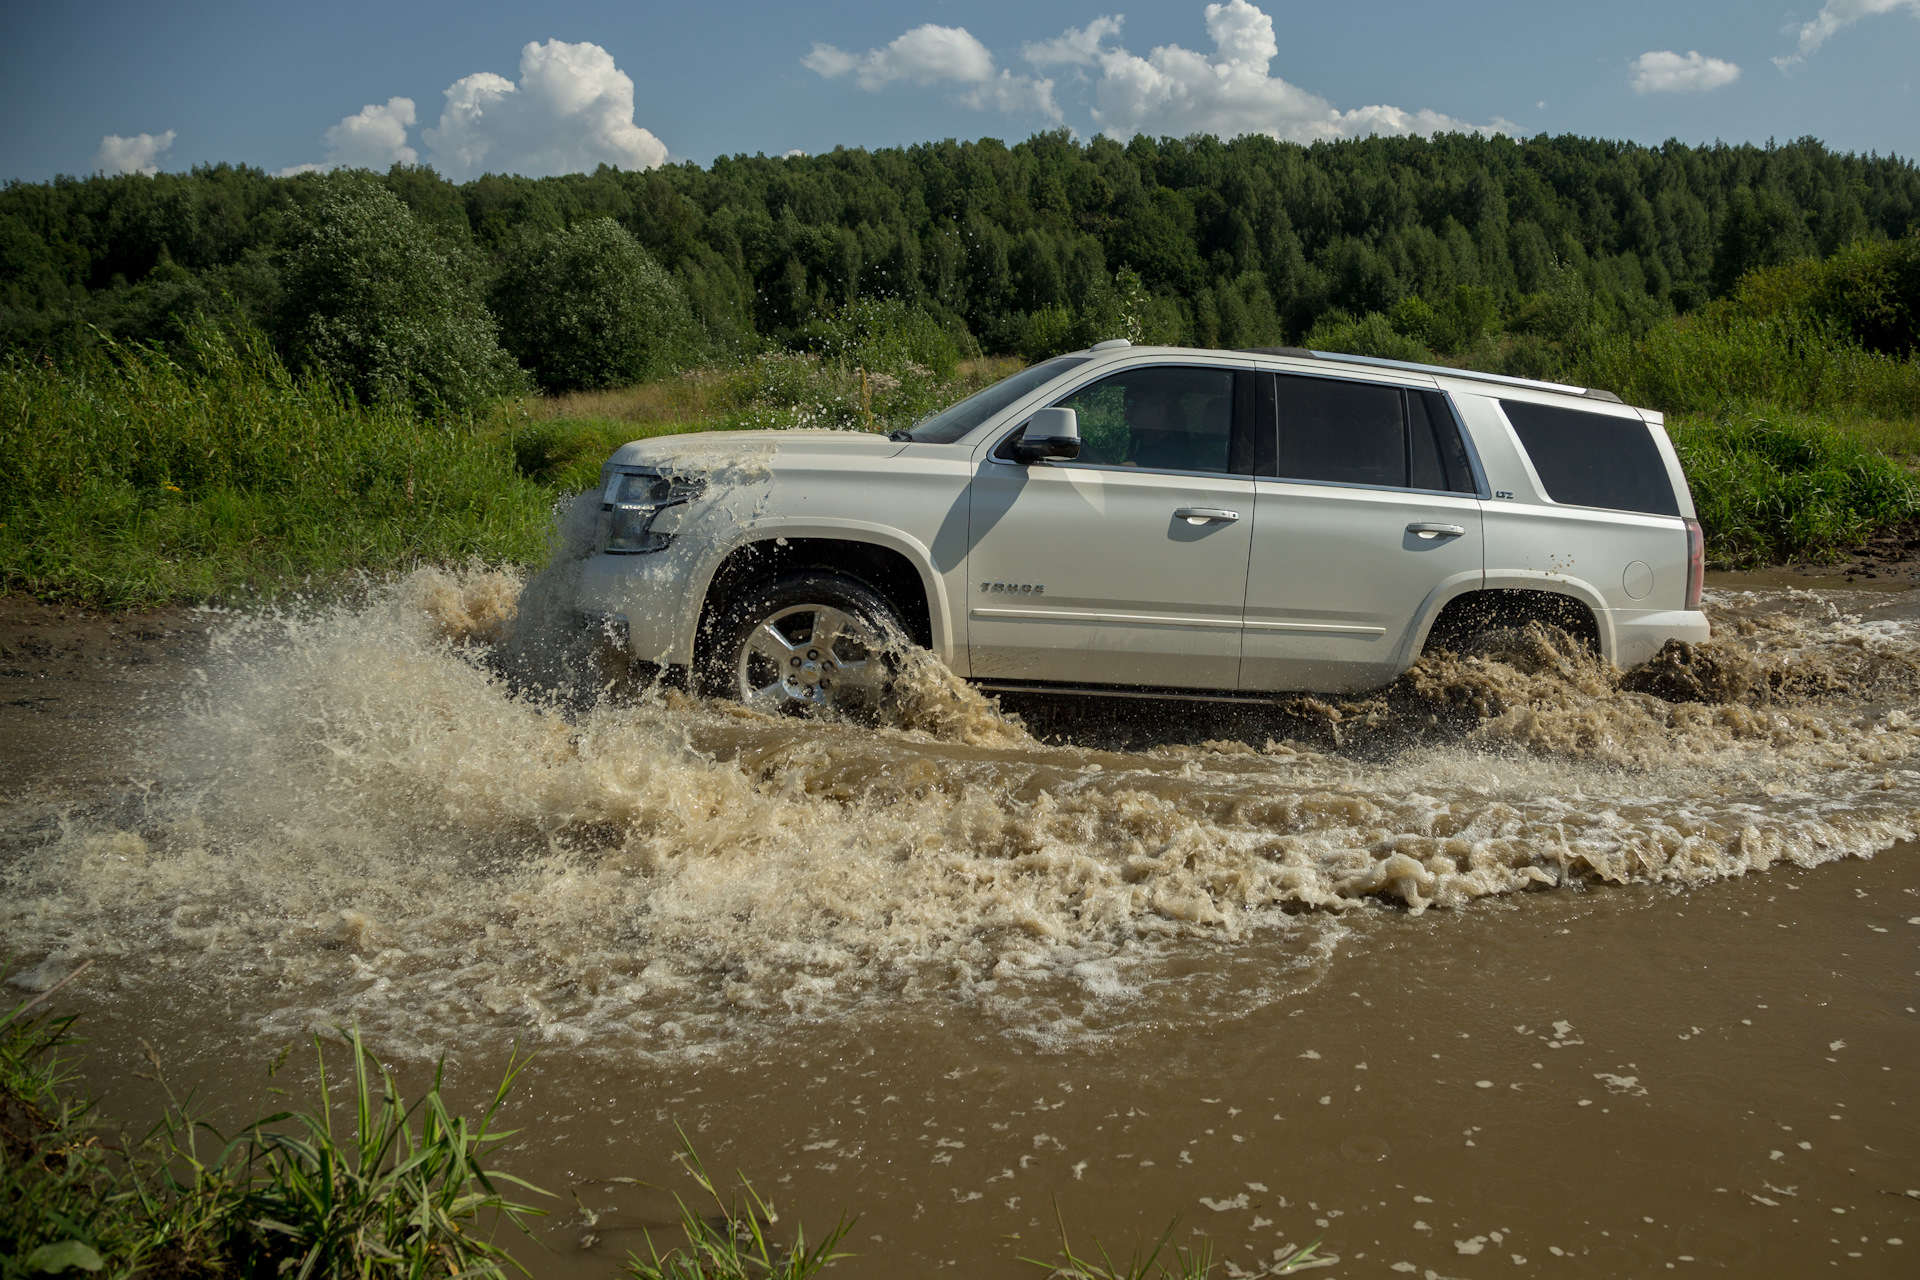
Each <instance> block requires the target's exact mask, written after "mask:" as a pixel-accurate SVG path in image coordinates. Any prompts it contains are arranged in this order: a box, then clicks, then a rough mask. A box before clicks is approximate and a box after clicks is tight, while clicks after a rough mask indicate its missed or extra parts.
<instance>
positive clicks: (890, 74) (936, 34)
mask: <svg viewBox="0 0 1920 1280" xmlns="http://www.w3.org/2000/svg"><path fill="white" fill-rule="evenodd" d="M800 65H801V66H803V67H805V68H807V70H809V71H813V72H816V73H818V74H819V75H820V76H822V77H823V78H825V79H828V80H837V79H839V78H840V77H841V76H844V75H848V74H851V75H852V76H853V82H854V83H855V84H857V85H859V86H860V87H861V88H862V89H865V90H867V91H869V92H872V91H874V90H877V89H881V88H884V87H885V86H887V85H889V84H893V83H894V82H896V81H900V80H905V81H907V82H909V83H911V84H917V85H930V84H939V83H943V82H945V83H951V84H961V85H972V86H973V88H971V89H969V90H967V91H966V92H964V93H962V94H960V95H959V96H958V97H957V98H956V99H955V100H956V101H957V102H959V103H960V104H961V105H963V106H968V107H972V108H973V109H974V110H976V111H985V110H995V111H1003V112H1006V113H1007V114H1009V115H1042V116H1045V117H1046V118H1047V119H1049V120H1058V119H1060V108H1059V107H1058V106H1057V105H1055V103H1054V101H1053V81H1051V80H1046V79H1038V78H1035V77H1033V76H1024V75H1015V74H1014V73H1013V72H1011V71H1005V70H1000V69H996V68H995V66H994V64H993V54H991V53H989V52H988V51H987V46H985V45H983V44H981V43H980V41H979V40H977V39H975V38H974V36H973V33H971V32H970V31H968V30H967V29H966V28H965V27H942V26H936V25H935V24H933V23H931V22H929V23H926V24H924V25H922V26H918V27H915V28H914V29H913V30H911V31H909V32H907V33H906V34H904V35H902V36H899V37H897V38H895V39H894V41H893V42H892V43H891V44H889V45H887V46H886V47H885V48H884V49H869V50H867V52H866V53H864V54H852V53H848V52H847V51H846V50H844V49H838V48H835V47H834V46H833V45H830V44H821V43H819V42H817V41H816V42H815V44H814V46H813V51H812V52H810V53H808V54H807V56H806V57H804V58H802V59H800Z"/></svg>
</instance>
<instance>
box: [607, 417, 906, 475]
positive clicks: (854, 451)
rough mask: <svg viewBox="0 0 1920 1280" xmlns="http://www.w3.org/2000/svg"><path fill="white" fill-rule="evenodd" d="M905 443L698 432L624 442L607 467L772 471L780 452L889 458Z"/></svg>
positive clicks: (806, 434) (814, 434)
mask: <svg viewBox="0 0 1920 1280" xmlns="http://www.w3.org/2000/svg"><path fill="white" fill-rule="evenodd" d="M906 447H907V446H906V443H905V442H903V441H899V440H889V439H887V438H886V437H885V436H882V435H875V434H873V433H871V432H867V431H815V430H802V429H797V428H796V429H793V430H788V431H702V432H696V433H689V434H687V435H673V436H655V437H653V438H652V439H650V440H635V441H633V442H632V443H631V444H623V445H621V446H620V447H619V448H618V449H615V450H614V451H613V456H612V457H610V458H608V459H607V464H608V465H609V466H659V467H665V468H667V469H670V470H674V471H688V472H696V471H698V472H716V471H720V472H727V471H733V472H740V471H745V472H753V471H761V470H771V469H772V468H774V467H775V466H777V465H778V464H779V460H780V458H781V457H783V456H789V457H790V456H794V455H801V456H807V457H841V458H848V457H851V458H876V459H877V458H891V457H892V456H893V455H895V454H897V453H899V452H900V451H901V450H902V449H904V448H906Z"/></svg>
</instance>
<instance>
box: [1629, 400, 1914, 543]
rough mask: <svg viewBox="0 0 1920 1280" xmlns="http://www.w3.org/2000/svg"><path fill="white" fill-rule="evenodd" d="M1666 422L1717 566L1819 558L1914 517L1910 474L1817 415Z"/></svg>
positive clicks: (1759, 414) (1724, 415)
mask: <svg viewBox="0 0 1920 1280" xmlns="http://www.w3.org/2000/svg"><path fill="white" fill-rule="evenodd" d="M1667 428H1668V431H1669V433H1670V434H1671V435H1672V437H1673V443H1674V447H1675V449H1677V450H1678V451H1679V454H1680V460H1681V463H1682V465H1684V466H1685V468H1686V471H1687V480H1688V485H1689V487H1690V488H1691V489H1692V490H1693V501H1694V505H1695V506H1696V507H1697V508H1698V510H1699V513H1700V523H1701V526H1702V528H1703V529H1704V530H1705V532H1706V536H1707V555H1708V559H1709V561H1710V562H1711V563H1713V564H1715V565H1718V566H1733V567H1742V568H1749V567H1756V566H1759V565H1763V564H1768V563H1777V562H1780V561H1783V560H1792V559H1799V558H1802V557H1806V558H1815V559H1817V558H1822V557H1826V556H1830V555H1831V554H1833V552H1834V551H1836V550H1838V549H1842V548H1847V547H1854V546H1858V545H1860V544H1861V543H1862V542H1864V541H1866V539H1867V538H1868V537H1869V536H1870V535H1871V534H1872V533H1874V532H1875V531H1876V530H1878V529H1882V528H1886V527H1888V526H1890V525H1895V524H1899V523H1901V522H1902V521H1905V520H1911V519H1913V518H1914V517H1915V516H1920V483H1916V481H1915V477H1914V475H1913V473H1912V472H1911V471H1910V470H1909V469H1908V468H1907V467H1906V466H1904V465H1902V464H1901V463H1900V462H1898V461H1896V460H1894V459H1893V458H1890V457H1888V456H1887V455H1886V454H1885V453H1883V452H1881V451H1879V450H1877V449H1875V448H1874V447H1873V446H1872V445H1870V444H1868V443H1867V442H1866V441H1865V440H1863V439H1861V437H1860V436H1858V435H1856V434H1854V433H1853V432H1851V431H1849V430H1847V429H1845V428H1843V427H1841V426H1838V425H1836V424H1835V423H1834V422H1833V421H1832V420H1831V419H1829V418H1827V417H1825V416H1822V415H1820V414H1817V413H1809V412H1805V411H1794V410H1789V409H1780V408H1775V407H1769V406H1758V407H1735V406H1729V407H1726V408H1723V409H1722V410H1721V411H1720V412H1718V413H1716V414H1680V415H1676V416H1674V417H1673V418H1670V419H1669V420H1668V423H1667Z"/></svg>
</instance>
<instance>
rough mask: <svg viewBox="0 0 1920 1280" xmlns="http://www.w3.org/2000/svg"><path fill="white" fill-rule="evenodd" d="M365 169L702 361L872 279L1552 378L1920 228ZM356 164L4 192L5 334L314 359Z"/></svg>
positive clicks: (818, 178) (908, 161)
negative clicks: (562, 268) (665, 311)
mask: <svg viewBox="0 0 1920 1280" xmlns="http://www.w3.org/2000/svg"><path fill="white" fill-rule="evenodd" d="M366 176H367V177H368V178H369V179H370V180H371V181H374V182H377V183H378V184H380V185H382V186H384V187H385V188H386V189H387V190H389V191H391V192H392V193H393V195H395V196H397V197H398V198H399V200H401V201H403V202H404V203H405V205H406V206H407V208H408V209H409V210H410V211H411V212H412V214H413V217H414V219H415V220H417V222H418V223H419V225H420V226H421V227H422V228H424V229H426V230H427V231H428V232H429V233H430V234H431V235H432V236H433V237H434V238H435V240H436V241H437V242H438V243H439V244H440V245H441V246H442V247H443V249H444V251H445V255H446V258H447V261H448V263H449V266H450V268H451V269H452V270H453V271H455V272H456V273H457V274H460V275H461V276H462V277H463V278H464V279H465V280H466V281H467V282H468V283H469V284H470V285H471V286H472V287H473V288H474V289H476V290H477V291H479V292H480V293H481V294H482V295H486V296H489V297H490V298H491V299H492V302H491V305H494V306H495V307H496V309H497V308H498V307H499V306H500V305H501V304H500V302H499V301H498V298H499V294H498V292H497V290H495V289H494V286H495V283H496V282H497V280H498V278H499V277H500V275H501V274H502V272H504V271H507V270H508V269H509V268H510V267H511V266H512V263H513V260H514V258H515V255H516V253H524V252H526V251H527V249H526V246H527V245H528V244H529V243H530V242H533V241H536V240H537V239H538V238H539V237H541V236H543V235H550V234H551V233H553V232H556V231H560V230H563V229H566V228H569V227H576V226H579V225H581V224H583V223H586V222H589V221H592V220H597V219H612V220H613V222H615V223H617V224H618V225H619V226H621V227H622V228H624V229H625V230H627V231H628V232H630V233H631V235H632V237H633V239H634V240H635V241H637V242H638V243H639V244H640V245H641V246H643V247H644V248H645V250H646V251H647V252H648V254H649V255H650V256H651V257H652V259H653V260H654V261H655V262H656V263H657V264H658V265H659V266H660V267H662V268H664V269H665V271H667V272H668V273H670V274H671V276H672V278H673V280H674V281H675V282H676V283H677V285H678V289H677V290H676V292H677V293H679V294H680V295H681V296H682V297H684V299H685V303H686V305H687V306H688V307H689V308H690V311H691V315H692V317H693V319H694V321H695V326H696V327H695V330H694V332H693V334H692V338H693V341H692V342H691V343H687V344H682V353H681V356H680V358H681V359H683V360H685V359H694V358H699V357H710V356H712V355H715V354H724V353H729V352H739V351H752V350H756V349H761V348H764V347H766V346H769V345H779V344H783V343H785V344H788V345H791V344H792V343H793V342H794V339H795V335H796V334H797V333H799V332H800V331H802V330H803V329H804V328H805V326H806V325H807V323H808V322H809V320H810V319H811V318H814V317H817V316H819V315H821V314H823V313H826V312H828V311H830V310H831V309H832V308H834V307H837V306H842V305H845V304H846V303H848V302H851V301H853V300H855V299H860V298H878V299H893V300H898V301H899V302H902V303H904V304H906V305H907V306H909V307H911V308H913V309H915V310H917V311H920V312H923V313H925V314H926V315H928V316H930V317H932V318H933V319H934V320H935V321H937V322H938V323H939V324H940V325H941V326H942V327H943V328H944V329H945V330H946V331H947V332H948V333H949V334H950V335H951V336H952V337H953V339H954V340H955V342H956V345H957V346H958V348H959V350H960V351H961V353H962V354H974V353H977V352H985V353H989V354H999V353H1005V354H1017V355H1022V356H1025V357H1027V358H1033V357H1036V356H1040V355H1044V354H1048V353H1049V352H1050V351H1053V350H1058V349H1062V348H1063V347H1066V346H1072V345H1077V344H1078V342H1079V341H1080V340H1082V339H1084V338H1085V337H1086V336H1087V334H1088V333H1089V332H1090V331H1091V329H1093V328H1097V327H1099V326H1100V325H1101V324H1102V322H1103V317H1111V316H1112V315H1114V314H1115V313H1116V310H1117V311H1120V312H1124V313H1125V314H1126V315H1127V317H1128V319H1129V322H1130V325H1131V327H1132V329H1133V330H1134V331H1135V334H1134V336H1136V337H1141V338H1145V339H1147V340H1153V341H1162V342H1179V343H1183V344H1190V345H1197V346H1221V347H1235V346H1257V345H1271V344H1278V343H1284V342H1297V341H1300V340H1302V339H1303V338H1305V337H1306V336H1307V335H1308V334H1309V333H1311V332H1312V331H1313V329H1314V328H1315V326H1316V325H1320V324H1323V323H1326V322H1328V321H1329V318H1332V320H1333V321H1334V322H1336V323H1337V322H1338V321H1340V320H1342V319H1346V318H1358V317H1362V316H1364V315H1366V314H1367V313H1370V312H1377V313H1381V314H1383V315H1392V314H1394V312H1395V308H1396V307H1400V308H1402V315H1403V321H1405V322H1403V323H1402V324H1401V325H1400V326H1399V327H1401V328H1403V329H1404V328H1407V327H1408V325H1409V324H1412V325H1413V326H1415V327H1417V328H1418V330H1419V335H1418V336H1420V337H1421V339H1422V340H1423V341H1424V343H1425V345H1426V346H1427V347H1429V348H1430V349H1431V350H1433V351H1436V352H1438V353H1440V354H1442V355H1445V354H1449V353H1453V352H1464V351H1466V350H1468V349H1471V348H1473V347H1474V346H1475V345H1476V343H1479V342H1481V341H1482V339H1483V338H1485V337H1486V336H1487V335H1489V334H1493V333H1499V334H1503V335H1505V340H1504V341H1503V342H1502V343H1501V344H1500V346H1501V350H1500V351H1499V352H1498V353H1497V355H1498V359H1499V361H1500V362H1501V363H1502V364H1503V365H1504V366H1506V367H1508V369H1509V371H1511V372H1519V373H1536V374H1549V373H1553V372H1555V371H1556V370H1557V368H1558V367H1559V366H1560V365H1561V364H1564V362H1565V359H1566V357H1567V355H1568V353H1569V350H1570V348H1571V347H1573V346H1576V345H1578V343H1579V342H1580V341H1581V340H1582V339H1583V338H1584V337H1586V336H1589V335H1590V334H1592V333H1594V332H1596V331H1597V332H1601V333H1628V334H1637V333H1643V332H1645V331H1646V330H1647V328H1648V327H1649V326H1651V325H1653V324H1655V323H1657V322H1658V321H1659V320H1661V319H1662V318H1664V317H1667V316H1671V315H1675V314H1686V313H1689V312H1693V311H1696V310H1698V309H1699V308H1701V307H1702V306H1703V305H1704V304H1706V303H1707V302H1708V301H1710V300H1712V299H1714V298H1717V297H1724V296H1726V295H1727V294H1729V293H1730V292H1731V291H1732V289H1733V287H1734V285H1735V283H1736V282H1737V281H1739V280H1740V279H1741V278H1742V277H1743V276H1745V275H1746V274H1747V273H1749V272H1751V271H1752V270H1754V269H1755V268H1761V267H1767V266H1772V265H1777V264H1781V263H1787V262H1792V261H1795V260H1799V259H1805V258H1824V257H1826V256H1829V255H1831V254H1832V253H1833V252H1834V251H1836V250H1837V249H1839V248H1840V247H1842V246H1844V245H1847V244H1848V243H1850V242H1853V241H1855V240H1858V239H1861V238H1868V239H1898V238H1900V237H1902V236H1904V235H1906V234H1907V233H1909V232H1910V231H1913V230H1915V229H1916V228H1920V170H1916V168H1915V166H1914V164H1913V163H1912V162H1910V161H1908V160H1904V159H1899V158H1895V157H1891V156H1889V157H1881V156H1861V155H1853V154H1841V153H1836V152H1833V151H1830V150H1829V149H1827V148H1826V147H1825V146H1823V145H1822V144H1821V143H1819V142H1817V141H1814V140H1812V139H1803V140H1800V141H1797V142H1792V143H1789V144H1786V145H1778V146H1776V145H1768V146H1765V147H1758V146H1750V145H1742V146H1728V145H1721V144H1715V145H1711V146H1687V145H1683V144H1681V143H1678V142H1669V143H1666V144H1665V145H1662V146H1659V147H1646V146H1640V145H1636V144H1631V143H1623V142H1607V141H1599V140H1594V139H1587V138H1578V137H1571V136H1565V137H1557V138H1555V137H1547V136H1544V135H1543V136H1540V137H1536V138H1533V139H1527V140H1520V139H1512V138H1507V137H1495V138H1480V137H1468V136H1460V135H1451V136H1440V137H1435V138H1432V139H1422V138H1389V137H1372V138H1366V139H1362V140H1357V141H1345V142H1337V143H1321V144H1316V145H1314V146H1311V147H1303V146H1298V145H1294V144H1289V143H1281V142H1275V141H1273V140H1271V139H1268V138H1265V137H1260V136H1247V137H1242V138H1238V139H1235V140H1233V141H1231V142H1222V141H1220V140H1219V139H1216V138H1212V137H1195V138H1188V139H1185V140H1178V139H1172V138H1162V139H1158V140H1155V139H1152V138H1147V137H1144V136H1142V137H1136V138H1134V139H1133V140H1132V141H1131V142H1130V143H1128V144H1126V145H1124V146H1123V145H1121V144H1119V143H1117V142H1115V141H1113V140H1111V139H1109V138H1106V137H1095V138H1093V139H1092V140H1090V141H1088V142H1085V143H1084V144H1083V143H1081V142H1078V141H1076V140H1074V139H1073V138H1072V137H1071V136H1069V135H1068V134H1067V133H1066V132H1064V131H1060V132H1054V133H1044V134H1038V135H1035V136H1033V137H1031V138H1029V139H1027V140H1026V141H1024V142H1021V143H1018V144H1017V145H1014V146H1011V147H1009V146H1007V145H1005V144H1003V143H1001V142H999V141H996V140H993V139H982V140H980V141H977V142H955V141H952V140H948V141H944V142H935V143H927V144H922V145H915V146H911V147H905V148H888V149H882V150H875V151H867V150H862V149H849V148H838V149H836V150H834V151H833V152H831V153H830V154H826V155H819V156H794V157H787V158H768V157H766V156H751V157H750V156H731V157H723V158H721V159H718V160H715V161H714V162H713V164H712V165H710V166H707V167H704V168H703V167H701V166H699V165H696V164H691V163H688V164H681V165H669V166H666V167H663V168H660V169H656V170H652V171H649V172H623V171H618V170H614V169H610V168H606V167H604V166H603V167H602V168H600V169H599V171H597V172H595V173H592V174H574V175H569V176H564V177H555V178H542V179H529V178H519V177H510V176H502V175H488V176H485V177H482V178H479V179H477V180H475V181H472V182H469V183H466V184H464V185H455V184H453V183H450V182H447V181H446V180H444V179H442V178H440V177H439V176H438V175H436V174H435V173H434V172H433V171H432V170H430V169H426V168H402V167H398V166H396V167H395V168H394V169H393V170H391V171H390V172H388V173H386V174H383V175H366ZM333 181H335V179H331V178H329V177H327V176H325V175H316V174H305V175H300V176H296V177H273V176H269V175H268V174H266V173H264V172H262V171H260V170H258V169H253V168H248V167H245V166H230V165H224V164H222V165H214V166H208V167H202V168H198V169H195V170H193V171H192V172H190V173H184V174H160V175H157V176H154V177H152V178H148V177H142V176H138V175H131V176H125V177H111V178H110V177H91V178H60V179H57V180H55V181H52V182H47V183H22V182H14V183H10V184H8V185H7V187H6V188H5V189H4V190H0V345H4V346H6V347H11V348H14V349H16V350H26V351H33V352H44V353H47V354H49V355H52V356H55V357H59V356H62V355H65V354H70V353H72V352H74V351H75V350H77V349H79V348H81V347H83V346H85V345H86V344H87V343H89V342H91V341H94V340H96V338H95V335H96V334H104V335H109V336H111V337H113V338H116V339H120V340H126V339H134V340H160V341H168V342H178V341H179V340H180V338H181V336H182V335H183V333H184V331H185V328H186V325H187V324H188V322H189V321H190V319H191V318H192V317H193V316H194V315H195V314H199V313H201V312H204V311H215V312H218V311H229V312H237V313H239V314H240V315H243V316H244V317H245V318H247V319H248V320H249V321H250V322H251V323H252V324H253V325H254V326H256V327H258V328H260V329H262V330H264V331H266V332H269V333H272V334H275V335H277V337H278V338H279V340H280V342H281V345H282V348H283V350H284V351H285V352H286V353H287V354H289V355H297V352H296V347H297V342H296V341H295V340H294V336H293V335H295V334H296V333H297V331H298V329H299V328H300V321H301V317H300V316H299V315H295V314H290V312H297V311H298V310H299V304H300V301H301V300H300V299H299V298H298V297H290V296H289V295H288V291H287V285H288V279H287V276H288V272H289V266H290V264H289V261H288V259H289V255H290V253H293V252H294V251H295V250H296V249H297V247H298V246H297V245H296V244H294V243H293V241H294V239H295V238H296V236H297V233H298V230H299V228H300V226H301V224H302V220H303V213H304V212H306V211H310V210H311V208H312V206H313V205H314V203H315V202H316V201H319V200H321V199H322V198H323V197H324V195H325V193H326V191H327V190H328V189H329V184H330V182H333ZM1570 295H1571V296H1574V297H1575V298H1576V299H1577V301H1578V305H1577V306H1574V307H1572V309H1571V311H1572V314H1570V313H1569V307H1568V305H1566V303H1565V299H1566V298H1567V297H1569V296H1570ZM1556 299H1559V300H1560V301H1559V302H1558V303H1556V301H1555V300H1556ZM1408 315H1410V316H1411V320H1406V317H1407V316H1408Z"/></svg>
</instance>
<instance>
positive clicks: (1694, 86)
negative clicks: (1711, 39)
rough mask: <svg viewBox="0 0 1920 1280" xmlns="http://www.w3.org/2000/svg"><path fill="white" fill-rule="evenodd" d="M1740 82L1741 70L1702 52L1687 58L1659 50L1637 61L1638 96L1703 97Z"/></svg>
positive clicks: (1692, 53) (1634, 86)
mask: <svg viewBox="0 0 1920 1280" xmlns="http://www.w3.org/2000/svg"><path fill="white" fill-rule="evenodd" d="M1739 78H1740V68H1739V67H1737V66H1735V65H1734V64H1733V63H1731V62H1727V61H1725V60H1723V59H1720V58H1709V57H1707V56H1706V55H1704V54H1702V53H1699V52H1693V51H1690V52H1688V53H1687V54H1686V55H1685V56H1682V55H1680V54H1677V53H1673V52H1671V51H1669V50H1655V51H1650V52H1647V53H1643V54H1641V55H1640V56H1639V57H1637V58H1635V59H1634V60H1633V91H1634V92H1635V93H1701V92H1704V91H1706V90H1708V89H1718V88H1720V87H1721V86H1722V85H1729V84H1732V83H1733V82H1734V81H1735V80H1738V79H1739Z"/></svg>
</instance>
